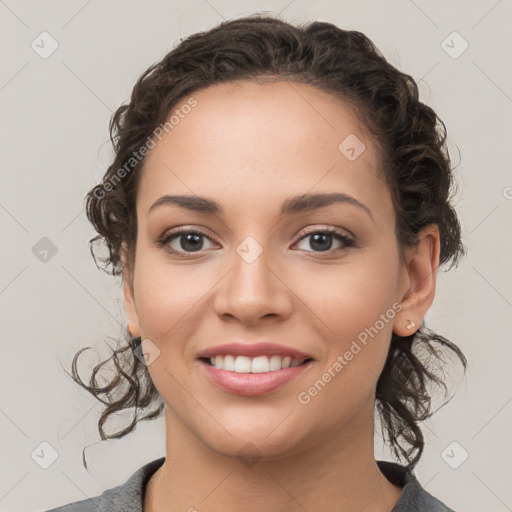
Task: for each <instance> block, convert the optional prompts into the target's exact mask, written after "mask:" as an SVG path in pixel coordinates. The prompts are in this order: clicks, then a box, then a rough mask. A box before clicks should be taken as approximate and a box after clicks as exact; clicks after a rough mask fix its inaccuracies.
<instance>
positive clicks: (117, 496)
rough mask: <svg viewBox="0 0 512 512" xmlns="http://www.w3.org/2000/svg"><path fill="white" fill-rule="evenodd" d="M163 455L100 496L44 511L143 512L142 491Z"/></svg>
mask: <svg viewBox="0 0 512 512" xmlns="http://www.w3.org/2000/svg"><path fill="white" fill-rule="evenodd" d="M164 461H165V457H161V458H160V459H156V460H153V461H151V462H149V463H148V464H146V465H144V466H142V467H141V468H139V469H138V470H137V471H136V472H135V473H133V474H132V476H130V478H128V480H127V481H126V482H124V483H123V484H121V485H118V486H117V487H113V488H111V489H107V490H106V491H104V492H103V494H101V495H100V496H95V497H93V498H88V499H85V500H81V501H75V502H73V503H68V504H67V505H63V506H60V507H57V508H53V509H51V510H46V511H45V512H143V505H144V492H145V489H146V484H147V482H148V481H149V479H150V478H151V475H153V473H155V472H156V470H157V469H158V468H159V467H160V466H161V465H162V464H163V463H164Z"/></svg>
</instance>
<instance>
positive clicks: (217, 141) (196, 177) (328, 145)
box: [137, 81, 389, 213]
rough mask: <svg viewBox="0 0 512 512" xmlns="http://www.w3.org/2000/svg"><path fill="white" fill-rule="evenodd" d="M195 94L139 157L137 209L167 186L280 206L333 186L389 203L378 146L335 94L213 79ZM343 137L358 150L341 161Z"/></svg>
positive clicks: (296, 86)
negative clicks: (142, 157) (141, 167)
mask: <svg viewBox="0 0 512 512" xmlns="http://www.w3.org/2000/svg"><path fill="white" fill-rule="evenodd" d="M192 96H193V98H194V100H195V106H194V107H193V108H186V109H185V108H182V106H183V105H185V104H186V103H187V101H188V100H190V98H185V99H184V100H182V101H181V102H180V103H179V104H177V105H176V106H175V107H174V109H173V112H172V113H171V114H170V115H174V117H173V123H172V125H171V126H172V128H171V129H169V130H168V133H164V134H163V136H162V137H161V140H159V141H157V144H156V147H154V148H153V149H152V150H151V151H150V153H149V154H148V156H147V157H146V161H145V165H144V171H143V174H142V177H141V181H140V184H139V191H138V201H137V202H138V211H140V213H144V212H145V211H147V210H148V208H149V207H150V206H151V204H152V203H153V202H154V201H156V200H157V199H158V198H159V197H160V196H161V195H163V194H170V193H181V194H188V195H190V194H197V195H201V196H215V197H216V198H217V200H218V201H219V202H221V203H222V202H225V203H229V202H233V201H235V200H237V201H238V202H242V203H244V204H246V205H247V206H258V207H260V208H262V207H263V206H267V207H270V206H271V205H272V204H273V203H274V201H273V200H274V199H275V204H281V202H282V201H283V200H284V199H286V198H287V197H289V196H292V195H297V194H305V193H308V192H333V191H334V192H343V193H348V194H351V195H353V196H356V197H357V198H358V199H360V200H361V201H363V202H366V203H376V202H377V203H378V202H379V201H381V202H382V207H383V208H386V207H387V206H389V197H385V196H387V195H388V194H387V193H386V190H385V189H386V187H385V186H383V185H384V182H383V181H382V179H381V177H380V166H379V164H380V158H379V156H378V150H377V148H376V145H375V144H374V142H373V140H371V139H370V137H369V136H368V134H367V131H366V129H365V128H364V126H363V125H362V123H360V122H359V120H358V118H357V115H356V114H355V113H354V111H353V110H352V109H351V108H350V107H349V106H348V105H347V104H345V103H344V102H343V101H341V100H340V99H338V98H335V97H334V96H333V95H331V94H329V93H326V92H324V91H322V90H320V89H318V88H316V87H314V86H311V85H307V84H301V83H296V82H283V81H273V82H267V83H255V82H234V83H228V84H219V85H215V86H210V87H207V88H205V89H202V90H199V91H197V92H196V93H194V94H193V95H192ZM189 103H190V102H189ZM185 112H186V113H185ZM344 141H348V143H344ZM340 144H341V147H340ZM347 144H348V145H349V146H350V145H351V146H354V144H355V146H354V147H355V149H356V151H357V152H359V151H361V149H362V148H363V147H364V150H363V151H362V153H361V154H360V155H359V156H358V157H357V158H356V159H355V160H354V159H351V158H348V157H347V155H348V156H351V153H348V154H347V153H346V152H344V151H346V149H347V148H346V146H347ZM363 144H364V146H363ZM349 149H350V148H349ZM262 200H264V201H263V202H262Z"/></svg>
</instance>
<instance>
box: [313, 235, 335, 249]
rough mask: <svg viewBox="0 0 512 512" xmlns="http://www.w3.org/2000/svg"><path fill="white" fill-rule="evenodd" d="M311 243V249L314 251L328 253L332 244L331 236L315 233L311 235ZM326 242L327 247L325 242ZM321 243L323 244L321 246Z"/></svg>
mask: <svg viewBox="0 0 512 512" xmlns="http://www.w3.org/2000/svg"><path fill="white" fill-rule="evenodd" d="M311 236H312V238H313V241H312V242H311V247H312V248H313V249H314V250H316V251H328V250H329V249H330V248H331V243H332V235H331V234H329V233H316V234H314V235H311ZM326 241H327V246H326V243H325V242H326ZM322 242H323V244H322Z"/></svg>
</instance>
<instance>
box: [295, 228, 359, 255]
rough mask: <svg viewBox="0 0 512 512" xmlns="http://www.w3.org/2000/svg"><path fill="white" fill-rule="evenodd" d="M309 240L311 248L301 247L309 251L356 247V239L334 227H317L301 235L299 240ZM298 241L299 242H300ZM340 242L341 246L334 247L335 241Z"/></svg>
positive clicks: (332, 250) (331, 250)
mask: <svg viewBox="0 0 512 512" xmlns="http://www.w3.org/2000/svg"><path fill="white" fill-rule="evenodd" d="M302 241H305V242H307V243H308V244H309V245H310V247H311V248H312V249H311V250H309V249H304V248H302V249H301V248H300V247H299V249H301V250H305V251H307V252H334V251H337V250H343V249H344V248H349V247H354V246H355V241H354V240H353V239H352V238H350V237H349V236H347V235H345V234H344V233H342V232H340V231H338V230H337V229H334V228H325V229H316V230H315V231H309V232H308V233H306V234H305V235H303V236H302V237H301V239H300V240H299V242H302ZM299 242H298V243H299ZM336 242H337V243H338V244H340V245H341V247H338V248H334V249H333V248H332V246H333V243H336Z"/></svg>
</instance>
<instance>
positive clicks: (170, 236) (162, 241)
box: [156, 228, 357, 258]
mask: <svg viewBox="0 0 512 512" xmlns="http://www.w3.org/2000/svg"><path fill="white" fill-rule="evenodd" d="M319 233H320V234H330V235H333V237H334V238H335V239H336V240H338V241H339V242H341V243H342V244H343V246H344V247H342V248H340V249H328V250H327V251H305V252H308V253H309V252H312V253H316V254H330V253H333V252H338V251H343V250H346V249H349V248H351V247H356V246H357V245H356V242H355V240H353V239H352V238H350V237H348V236H347V235H345V234H343V233H341V232H340V231H338V230H337V229H334V228H323V229H313V230H310V231H307V232H305V233H303V234H302V236H301V237H300V238H299V240H298V242H300V241H301V240H303V239H305V238H307V237H308V236H311V235H316V234H319ZM183 234H194V235H200V236H203V237H205V238H207V239H208V240H210V242H213V243H215V241H214V240H213V239H212V238H211V237H210V236H208V235H207V234H205V233H203V232H201V231H198V230H194V229H188V228H176V229H175V230H174V231H171V232H167V233H164V234H163V235H162V236H161V237H160V238H159V239H158V240H157V242H156V243H157V246H158V247H160V248H163V247H164V246H167V244H168V243H169V242H171V241H172V240H174V239H175V238H178V237H179V236H180V235H183ZM296 243H297V242H296ZM166 250H168V251H169V252H171V253H173V254H176V255H178V256H179V257H183V258H188V257H189V256H191V255H194V254H198V253H199V251H197V252H182V251H176V250H175V249H171V248H169V247H167V248H166Z"/></svg>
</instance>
